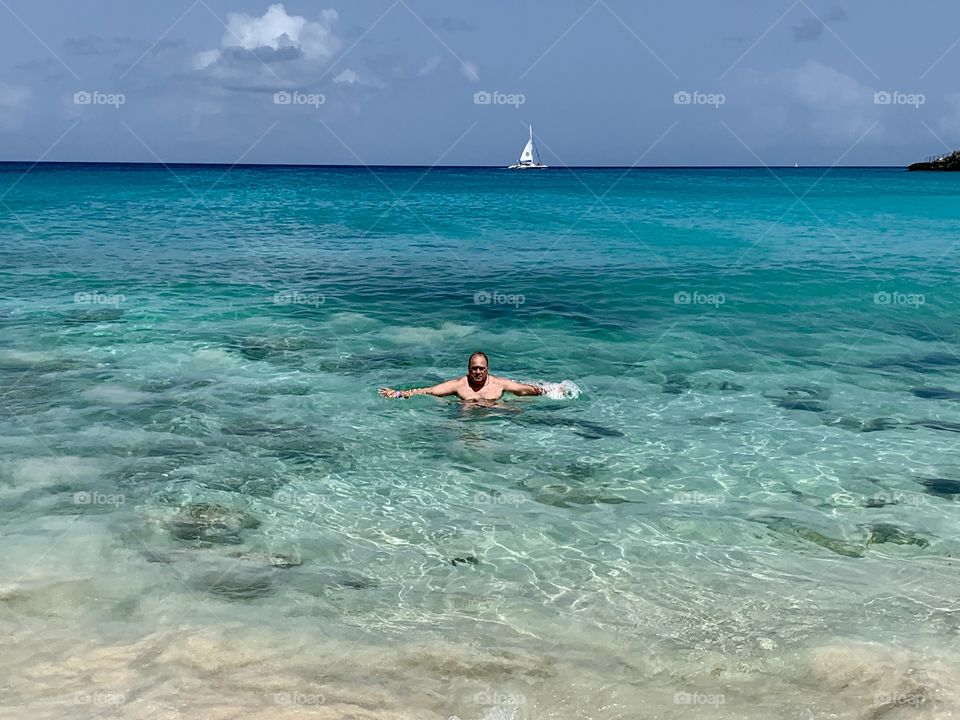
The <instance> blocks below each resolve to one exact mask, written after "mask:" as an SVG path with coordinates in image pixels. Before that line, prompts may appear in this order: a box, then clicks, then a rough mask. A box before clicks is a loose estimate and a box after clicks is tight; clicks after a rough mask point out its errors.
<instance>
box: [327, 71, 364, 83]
mask: <svg viewBox="0 0 960 720" xmlns="http://www.w3.org/2000/svg"><path fill="white" fill-rule="evenodd" d="M333 81H334V82H335V83H342V84H344V85H356V84H357V83H358V82H360V75H359V73H357V71H356V70H351V69H350V68H347V69H346V70H344V71H343V72H342V73H340V74H339V75H337V76H336V77H335V78H334V79H333Z"/></svg>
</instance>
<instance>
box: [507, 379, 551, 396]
mask: <svg viewBox="0 0 960 720" xmlns="http://www.w3.org/2000/svg"><path fill="white" fill-rule="evenodd" d="M503 389H504V391H505V392H509V393H513V394H514V395H543V388H539V387H537V386H536V385H527V384H526V383H518V382H514V381H513V380H507V379H506V378H504V379H503Z"/></svg>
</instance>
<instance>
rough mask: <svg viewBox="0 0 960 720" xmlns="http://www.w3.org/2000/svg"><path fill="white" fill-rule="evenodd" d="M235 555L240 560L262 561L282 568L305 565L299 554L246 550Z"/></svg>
mask: <svg viewBox="0 0 960 720" xmlns="http://www.w3.org/2000/svg"><path fill="white" fill-rule="evenodd" d="M233 557H235V558H238V559H240V560H250V561H252V562H257V563H262V564H265V565H269V566H270V567H275V568H280V569H282V570H285V569H287V568H292V567H299V566H301V565H303V560H302V559H301V558H300V556H299V555H283V554H274V553H265V552H244V553H235V554H234V555H233Z"/></svg>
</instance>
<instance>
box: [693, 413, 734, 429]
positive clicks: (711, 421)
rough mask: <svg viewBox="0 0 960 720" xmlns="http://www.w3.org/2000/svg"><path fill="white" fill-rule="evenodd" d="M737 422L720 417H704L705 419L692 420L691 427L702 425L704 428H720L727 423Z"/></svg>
mask: <svg viewBox="0 0 960 720" xmlns="http://www.w3.org/2000/svg"><path fill="white" fill-rule="evenodd" d="M732 422H737V421H736V420H734V419H733V418H726V417H722V416H720V415H704V416H703V417H697V418H691V419H690V424H691V425H700V426H702V427H720V426H721V425H726V424H727V423H732Z"/></svg>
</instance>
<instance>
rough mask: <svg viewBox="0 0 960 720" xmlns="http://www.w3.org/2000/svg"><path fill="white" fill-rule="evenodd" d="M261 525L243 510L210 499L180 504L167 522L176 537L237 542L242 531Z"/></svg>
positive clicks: (209, 541) (203, 540) (218, 542)
mask: <svg viewBox="0 0 960 720" xmlns="http://www.w3.org/2000/svg"><path fill="white" fill-rule="evenodd" d="M258 527H260V521H259V520H257V519H256V518H255V517H253V516H252V515H250V514H249V513H246V512H244V511H243V510H237V509H234V508H228V507H225V506H223V505H214V504H211V503H193V504H191V505H186V506H184V507H183V508H181V510H180V513H179V514H178V515H177V516H176V517H175V518H174V519H173V520H172V521H171V522H170V524H169V529H170V533H171V534H172V535H173V536H174V537H175V538H177V539H178V540H194V541H199V542H205V543H217V544H228V545H238V544H240V543H241V542H242V538H241V531H243V530H254V529H256V528H258Z"/></svg>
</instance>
